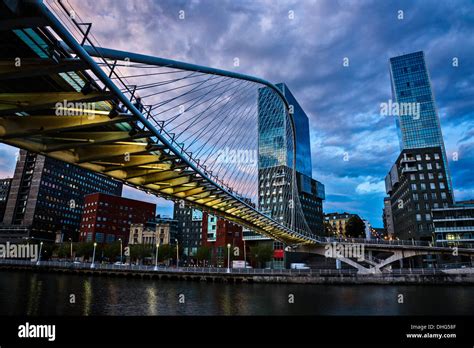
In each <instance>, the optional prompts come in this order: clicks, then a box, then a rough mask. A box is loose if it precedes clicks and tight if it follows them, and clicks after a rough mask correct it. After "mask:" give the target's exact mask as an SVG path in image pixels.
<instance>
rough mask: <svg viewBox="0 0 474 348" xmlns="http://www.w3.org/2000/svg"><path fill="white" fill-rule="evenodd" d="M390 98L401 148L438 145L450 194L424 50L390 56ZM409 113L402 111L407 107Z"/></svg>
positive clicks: (446, 164) (437, 116) (450, 186)
mask: <svg viewBox="0 0 474 348" xmlns="http://www.w3.org/2000/svg"><path fill="white" fill-rule="evenodd" d="M390 78H391V86H392V98H393V99H394V101H395V102H396V103H397V104H398V106H399V116H398V117H396V125H397V131H398V137H399V142H400V150H405V149H419V148H428V147H436V146H439V147H440V148H441V153H440V155H441V157H442V160H443V162H444V165H443V166H444V168H445V171H446V172H445V173H444V175H445V176H446V182H447V184H448V191H449V194H450V195H451V196H452V185H451V177H450V175H449V168H448V161H447V156H446V150H445V147H444V140H443V135H442V132H441V125H440V121H439V115H438V110H437V108H436V103H435V98H434V94H433V90H432V86H431V81H430V76H429V72H428V68H427V65H426V61H425V55H424V53H423V52H414V53H409V54H404V55H401V56H398V57H393V58H390ZM405 105H406V106H412V105H413V107H412V108H411V112H402V110H405V111H407V110H410V108H409V107H404V106H405Z"/></svg>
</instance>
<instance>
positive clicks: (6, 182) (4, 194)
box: [0, 178, 12, 223]
mask: <svg viewBox="0 0 474 348" xmlns="http://www.w3.org/2000/svg"><path fill="white" fill-rule="evenodd" d="M11 183H12V179H11V178H6V179H0V223H2V221H3V216H4V215H5V208H6V207H7V199H8V194H9V193H10V186H11Z"/></svg>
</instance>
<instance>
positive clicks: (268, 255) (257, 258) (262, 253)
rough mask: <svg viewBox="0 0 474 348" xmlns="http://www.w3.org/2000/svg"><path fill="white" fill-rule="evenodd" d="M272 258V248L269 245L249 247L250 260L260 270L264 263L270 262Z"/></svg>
mask: <svg viewBox="0 0 474 348" xmlns="http://www.w3.org/2000/svg"><path fill="white" fill-rule="evenodd" d="M272 257H273V247H272V246H271V245H269V244H260V245H255V246H253V247H250V258H251V259H252V260H253V261H254V262H256V263H257V265H258V266H259V267H260V268H261V267H262V266H265V263H267V262H268V261H271V260H272Z"/></svg>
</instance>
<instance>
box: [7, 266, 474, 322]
mask: <svg viewBox="0 0 474 348" xmlns="http://www.w3.org/2000/svg"><path fill="white" fill-rule="evenodd" d="M472 290H473V287H472V286H429V285H426V286H413V285H411V286H400V285H393V286H391V285H390V286H381V285H354V286H350V285H295V284H219V283H204V282H186V281H166V280H148V279H123V278H106V277H87V276H78V275H63V274H52V273H50V274H48V273H38V274H36V273H30V272H0V315H5V314H6V315H25V314H26V315H429V314H434V315H436V314H437V315H460V314H464V315H471V314H472V313H473V312H474V297H473V296H472ZM70 294H75V295H76V302H75V303H70V302H69V300H70V297H69V296H70ZM290 294H292V295H293V297H294V302H293V303H290V302H289V301H288V296H289V295H290ZM399 294H403V296H404V303H403V304H400V303H398V295H399ZM180 295H184V303H180V301H179V299H180ZM434 304H436V305H434Z"/></svg>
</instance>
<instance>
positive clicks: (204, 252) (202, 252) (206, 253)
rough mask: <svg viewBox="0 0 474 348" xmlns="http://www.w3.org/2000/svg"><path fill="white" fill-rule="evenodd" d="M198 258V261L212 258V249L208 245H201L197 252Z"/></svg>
mask: <svg viewBox="0 0 474 348" xmlns="http://www.w3.org/2000/svg"><path fill="white" fill-rule="evenodd" d="M196 258H197V259H198V261H204V260H206V261H209V259H210V258H211V249H210V248H209V247H207V246H201V247H199V248H198V250H197V252H196Z"/></svg>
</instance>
